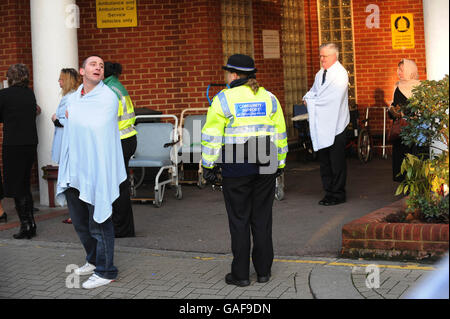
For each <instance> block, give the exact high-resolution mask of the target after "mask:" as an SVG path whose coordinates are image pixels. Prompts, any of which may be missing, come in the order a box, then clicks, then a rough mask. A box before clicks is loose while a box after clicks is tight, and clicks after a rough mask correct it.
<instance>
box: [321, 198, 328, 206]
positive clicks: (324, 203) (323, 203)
mask: <svg viewBox="0 0 450 319" xmlns="http://www.w3.org/2000/svg"><path fill="white" fill-rule="evenodd" d="M329 201H330V197H328V196H325V197H324V198H322V199H321V200H320V201H319V205H324V206H325V205H326V204H327V203H328V202H329Z"/></svg>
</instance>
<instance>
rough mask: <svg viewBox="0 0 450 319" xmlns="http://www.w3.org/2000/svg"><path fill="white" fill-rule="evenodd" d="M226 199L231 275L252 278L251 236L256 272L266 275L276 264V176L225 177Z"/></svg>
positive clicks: (224, 189) (242, 278)
mask: <svg viewBox="0 0 450 319" xmlns="http://www.w3.org/2000/svg"><path fill="white" fill-rule="evenodd" d="M222 185H223V196H224V199H225V206H226V209H227V213H228V222H229V227H230V234H231V250H232V252H233V262H232V264H231V273H232V274H233V277H234V278H236V279H238V280H247V279H249V273H250V244H251V239H250V233H251V234H252V237H253V249H252V260H253V265H254V267H255V270H256V273H257V274H258V275H259V276H266V275H268V274H269V273H270V271H271V268H272V262H273V255H274V254H273V243H272V205H273V199H274V197H275V175H274V174H270V175H269V174H268V175H250V176H243V177H224V178H223V184H222Z"/></svg>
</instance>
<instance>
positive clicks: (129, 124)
mask: <svg viewBox="0 0 450 319" xmlns="http://www.w3.org/2000/svg"><path fill="white" fill-rule="evenodd" d="M103 82H104V83H105V84H106V85H107V86H108V87H109V88H110V89H111V90H112V91H113V92H114V93H116V95H117V98H118V99H119V110H118V114H117V121H118V123H119V132H120V139H121V140H123V139H125V138H129V137H132V136H133V135H136V134H137V131H136V129H135V128H134V123H135V122H136V115H135V113H134V106H133V102H132V101H131V98H130V96H129V95H128V91H127V90H126V89H125V87H124V86H123V85H122V83H120V81H119V79H118V78H117V77H115V76H114V75H111V76H109V77H107V78H106V79H104V80H103Z"/></svg>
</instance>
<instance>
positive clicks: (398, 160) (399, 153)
mask: <svg viewBox="0 0 450 319" xmlns="http://www.w3.org/2000/svg"><path fill="white" fill-rule="evenodd" d="M406 154H412V155H415V156H418V157H421V156H423V157H424V159H428V158H429V157H430V148H429V147H426V146H417V145H414V146H412V147H409V146H406V145H404V144H403V143H402V139H401V138H398V139H396V140H395V141H393V142H392V180H393V181H394V182H399V183H401V182H403V180H404V179H405V174H402V175H400V172H401V167H402V163H403V160H404V159H405V158H406Z"/></svg>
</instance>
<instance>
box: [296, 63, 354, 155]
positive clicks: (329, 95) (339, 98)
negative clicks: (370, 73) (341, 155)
mask: <svg viewBox="0 0 450 319" xmlns="http://www.w3.org/2000/svg"><path fill="white" fill-rule="evenodd" d="M323 71H324V70H323V69H321V70H320V71H319V72H317V74H316V77H315V80H314V84H313V87H312V88H311V90H309V91H308V93H306V95H305V96H304V97H303V100H304V101H305V102H306V106H307V108H308V116H309V129H310V134H311V140H312V144H313V148H314V151H318V150H320V149H323V148H326V147H329V146H331V145H333V143H334V138H335V136H336V135H338V134H340V133H342V132H343V131H344V130H345V128H346V127H347V125H348V123H349V122H350V112H349V109H348V74H347V71H346V70H345V69H344V67H343V66H342V65H341V64H340V63H339V61H336V62H335V63H334V64H333V65H332V66H331V67H330V68H329V69H328V70H327V74H326V80H325V83H324V84H323V85H322V75H323Z"/></svg>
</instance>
